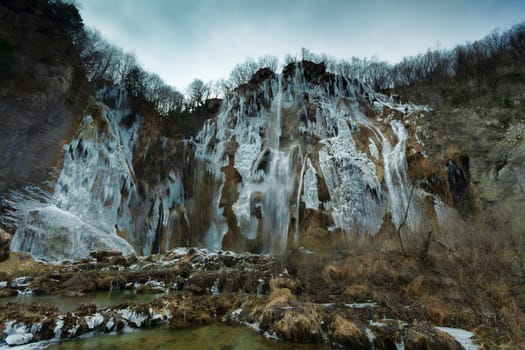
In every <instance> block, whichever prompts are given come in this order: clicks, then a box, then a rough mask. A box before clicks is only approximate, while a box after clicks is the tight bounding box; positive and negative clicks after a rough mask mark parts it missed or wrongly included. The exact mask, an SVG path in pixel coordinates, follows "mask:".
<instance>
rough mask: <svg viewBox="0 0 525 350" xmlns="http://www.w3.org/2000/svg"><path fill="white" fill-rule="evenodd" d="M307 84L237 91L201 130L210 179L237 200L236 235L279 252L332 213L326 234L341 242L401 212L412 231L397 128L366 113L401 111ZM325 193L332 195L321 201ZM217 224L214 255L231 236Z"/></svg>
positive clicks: (297, 74) (270, 81)
mask: <svg viewBox="0 0 525 350" xmlns="http://www.w3.org/2000/svg"><path fill="white" fill-rule="evenodd" d="M307 75H308V74H306V73H305V71H304V69H303V67H302V66H301V65H297V66H296V67H295V69H294V71H293V72H292V73H290V72H289V73H288V74H284V73H283V74H281V75H274V76H271V77H269V78H267V79H263V80H262V81H259V82H257V84H252V83H251V87H250V88H248V89H240V90H239V93H238V94H237V95H234V96H233V97H232V98H230V99H228V100H226V101H225V103H224V104H225V107H224V108H223V111H222V113H221V114H220V115H219V116H218V118H217V121H216V123H214V125H215V126H212V125H208V126H207V127H206V129H205V130H207V131H206V133H207V136H206V137H200V138H197V139H196V144H197V148H198V152H200V154H201V155H200V159H202V160H205V162H206V166H207V168H208V170H209V173H210V174H214V175H215V178H216V179H217V181H219V182H220V183H222V184H223V186H227V187H232V188H231V190H232V191H235V192H236V193H237V198H236V200H235V202H234V203H232V209H233V213H234V214H235V222H236V224H237V226H238V228H239V229H240V232H241V233H242V234H243V235H244V237H245V238H246V239H248V240H253V241H259V242H260V244H259V251H262V252H274V253H279V252H282V251H284V250H285V249H286V248H287V247H288V246H289V245H290V244H292V245H297V244H300V241H301V237H300V236H301V234H304V231H305V228H304V227H302V226H301V222H303V221H304V216H305V211H308V210H310V211H313V212H315V211H318V212H323V213H328V214H329V215H330V216H331V218H332V220H333V222H332V224H330V225H328V226H327V227H326V230H327V232H333V231H335V230H340V231H343V232H345V233H346V235H347V236H352V235H354V234H375V233H376V232H378V231H379V230H380V228H381V226H382V225H383V218H384V215H385V214H386V213H387V212H391V214H392V221H393V223H394V224H395V225H399V224H400V222H401V220H402V218H403V216H404V215H403V214H404V212H405V211H406V210H407V208H410V210H409V215H408V220H407V221H408V226H409V227H410V228H415V227H416V226H417V225H418V224H419V221H420V219H421V218H420V217H421V213H420V208H419V206H418V204H417V203H416V202H417V198H415V197H417V196H415V197H414V199H413V201H414V203H409V196H410V191H411V187H412V186H411V181H410V179H409V178H408V175H407V160H406V154H405V153H406V139H407V137H408V135H407V131H406V129H405V127H404V125H403V122H402V121H399V120H397V119H390V120H373V119H371V118H370V117H367V116H365V115H364V112H363V111H362V109H363V108H362V107H363V104H365V102H364V99H365V98H368V99H370V100H374V101H375V102H374V106H375V107H376V109H378V110H381V109H382V108H383V107H388V108H392V109H393V110H395V109H396V108H397V109H398V110H404V109H406V108H407V107H406V106H399V105H392V104H391V103H390V101H386V99H383V100H382V98H383V96H382V95H377V94H374V92H373V91H372V90H370V89H369V88H367V87H366V86H363V85H361V84H357V83H354V84H352V83H350V82H348V81H344V80H342V79H337V78H334V79H333V80H332V81H331V82H327V83H323V82H317V83H312V82H311V81H307V80H308V79H307ZM365 95H366V97H365ZM205 130H203V132H204V131H205ZM210 130H211V132H210ZM365 134H366V135H368V136H367V138H366V146H365V147H363V140H361V138H363V135H365ZM210 140H213V142H210ZM229 158H233V159H234V160H233V163H234V168H235V170H236V171H237V172H238V173H239V175H240V181H238V182H237V183H233V184H232V183H228V181H226V180H225V179H224V176H223V173H224V169H225V168H226V167H227V165H228V162H229V161H228V159H229ZM322 186H325V187H326V189H327V192H328V194H326V193H324V195H323V196H321V195H320V193H321V187H322ZM224 188H225V187H223V188H221V192H222V193H224ZM216 195H217V196H219V197H220V196H221V195H222V194H221V193H216ZM321 197H322V198H321ZM216 203H223V201H221V199H217V200H216ZM218 208H219V207H218ZM301 215H302V217H301ZM217 218H220V221H222V223H223V226H222V227H223V233H222V234H221V235H214V236H213V237H214V238H213V239H214V245H215V246H220V241H215V240H217V239H218V240H220V239H222V238H223V237H224V235H225V234H226V231H228V227H226V226H225V225H224V220H225V219H224V217H223V216H221V215H219V216H218V217H217V216H216V217H215V220H217ZM212 221H213V220H212ZM231 221H232V220H229V221H228V222H231ZM291 230H292V231H291ZM290 232H292V233H293V235H292V236H291V237H289V233H290Z"/></svg>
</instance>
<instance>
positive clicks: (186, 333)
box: [47, 324, 329, 350]
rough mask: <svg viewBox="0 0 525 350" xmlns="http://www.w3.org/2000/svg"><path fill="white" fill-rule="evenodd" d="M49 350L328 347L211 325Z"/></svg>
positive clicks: (153, 331)
mask: <svg viewBox="0 0 525 350" xmlns="http://www.w3.org/2000/svg"><path fill="white" fill-rule="evenodd" d="M47 349H52V350H71V349H83V350H120V349H122V350H150V349H154V350H168V349H169V350H270V349H277V350H298V349H304V350H314V349H317V350H318V349H323V350H326V349H329V347H328V346H319V345H305V344H287V343H283V342H278V341H272V340H268V339H266V338H264V337H263V336H262V335H259V334H257V333H256V332H255V331H253V330H251V329H249V328H246V327H230V326H226V325H223V324H212V325H209V326H204V327H195V328H185V329H177V330H170V329H169V328H167V327H158V328H150V329H145V330H140V331H136V332H132V333H123V334H112V335H104V336H99V337H92V338H85V339H79V340H70V341H66V342H62V343H57V344H52V345H51V346H49V347H48V348H47Z"/></svg>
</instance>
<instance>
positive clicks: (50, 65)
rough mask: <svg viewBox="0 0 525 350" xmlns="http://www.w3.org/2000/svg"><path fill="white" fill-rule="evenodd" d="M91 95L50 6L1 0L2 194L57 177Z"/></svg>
mask: <svg viewBox="0 0 525 350" xmlns="http://www.w3.org/2000/svg"><path fill="white" fill-rule="evenodd" d="M87 91H88V89H87V86H86V80H85V78H84V74H83V72H82V67H81V63H80V58H79V57H78V54H77V52H76V50H75V48H74V46H73V44H72V42H71V39H70V38H69V36H68V35H67V34H66V32H65V30H64V28H63V26H62V25H61V24H60V22H59V21H58V19H57V18H56V16H54V14H53V13H52V12H51V10H50V8H49V6H48V5H47V3H46V2H42V1H29V0H28V1H0V149H1V150H2V151H1V152H0V164H1V166H0V192H3V191H5V190H6V189H8V188H13V187H16V186H18V185H21V184H27V183H33V184H40V183H41V182H42V181H45V180H50V179H52V178H53V167H54V166H57V165H58V166H59V165H60V162H61V159H62V146H63V145H64V144H65V143H67V142H69V140H70V138H71V136H72V135H73V134H74V132H75V131H76V130H77V128H78V126H79V123H80V121H81V119H82V114H83V110H84V108H85V106H86V102H87V101H88V96H87V95H88V94H87ZM55 175H56V174H55Z"/></svg>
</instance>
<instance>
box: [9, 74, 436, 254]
mask: <svg viewBox="0 0 525 350" xmlns="http://www.w3.org/2000/svg"><path fill="white" fill-rule="evenodd" d="M290 67H291V68H290ZM316 72H317V73H316ZM316 74H317V75H316ZM99 94H100V95H101V96H102V98H103V100H104V101H106V104H102V103H101V104H100V105H99V106H100V113H96V114H95V115H89V116H86V117H85V118H84V121H83V123H82V125H81V127H80V129H79V131H78V133H77V135H76V136H75V137H74V138H73V140H71V142H70V143H69V144H67V145H66V146H65V148H64V161H63V167H62V171H61V173H60V176H59V178H58V180H57V182H56V184H55V185H54V191H52V192H51V193H42V191H40V190H38V191H36V190H34V191H33V190H30V189H28V191H29V192H28V193H29V195H27V194H23V193H18V194H17V195H18V197H16V196H14V197H13V198H18V199H16V200H12V201H11V202H10V203H11V204H10V205H11V206H12V207H14V208H15V211H16V215H14V216H9V217H5V218H3V220H8V221H10V222H11V221H13V222H15V221H16V222H17V224H16V226H17V231H16V233H15V235H14V237H13V241H12V249H13V250H17V251H25V252H29V253H31V254H33V255H34V256H36V257H38V258H41V259H48V260H62V259H74V258H79V257H83V256H86V255H87V254H89V252H90V251H92V250H97V249H112V250H120V251H123V252H124V253H132V252H137V253H140V254H150V253H152V252H154V253H156V252H162V251H164V250H166V249H169V248H170V247H174V246H175V245H180V244H183V245H198V246H203V247H207V248H208V249H210V250H219V249H222V248H224V246H223V244H224V242H225V241H229V242H230V244H231V240H232V239H236V240H239V245H238V247H239V248H238V249H244V248H246V249H250V250H252V251H256V252H262V253H282V252H284V251H285V250H286V249H287V248H289V247H291V246H292V245H293V246H298V245H301V244H306V243H308V242H310V244H311V242H317V243H315V244H321V245H322V244H326V243H328V242H329V241H330V239H331V237H341V235H342V236H344V237H346V238H352V237H354V236H356V235H366V234H369V235H373V234H376V233H377V232H378V231H379V230H380V229H381V227H382V226H383V224H384V223H383V218H384V217H385V214H387V213H390V214H391V218H392V222H393V223H394V224H395V225H399V224H400V223H401V220H402V218H403V216H404V213H405V211H406V210H407V208H410V210H409V211H408V220H407V227H408V228H409V229H415V228H416V227H417V226H418V225H419V223H420V222H421V221H422V220H423V216H424V214H423V210H422V206H421V205H420V202H421V200H422V198H423V197H424V196H430V195H431V194H428V193H426V192H424V191H422V190H419V191H415V192H414V197H413V198H412V199H411V202H410V203H409V199H410V193H411V191H412V187H413V183H412V180H411V179H410V178H409V176H408V164H407V156H406V153H407V147H408V146H407V145H409V144H410V142H417V141H416V138H415V136H414V135H412V133H413V130H414V129H415V128H412V129H410V128H407V127H406V123H408V117H409V115H410V113H412V112H418V110H419V109H418V108H419V107H415V106H411V105H396V104H394V103H393V102H392V101H390V100H389V99H388V98H387V97H386V96H384V95H381V94H377V93H375V92H373V91H372V90H371V89H370V88H369V87H367V86H366V85H362V84H359V83H357V82H349V81H346V80H345V79H343V78H341V77H334V76H331V75H330V74H328V73H326V72H324V71H323V70H321V69H319V67H313V69H312V67H310V68H309V67H307V66H303V65H302V64H296V65H295V66H294V67H292V66H289V69H288V70H285V72H284V73H282V74H274V75H272V76H269V77H267V78H265V79H261V80H260V81H257V82H256V83H251V84H248V85H247V86H244V87H240V88H239V89H238V90H237V91H236V92H235V93H234V94H232V95H231V96H229V97H228V98H227V99H225V100H224V101H223V104H222V107H221V110H220V112H219V114H218V115H217V116H216V117H215V118H213V119H210V120H208V121H207V122H206V123H204V125H203V128H202V130H201V131H200V132H199V134H198V135H196V136H195V137H194V138H193V139H190V140H186V141H184V142H183V143H182V145H181V144H180V143H179V144H177V143H175V142H174V141H173V140H168V139H166V138H162V137H158V136H155V137H156V138H155V137H151V135H149V134H147V133H146V131H144V128H146V129H147V126H146V127H145V126H143V125H144V123H146V121H145V120H144V119H143V118H141V117H140V116H138V115H136V114H135V113H133V112H132V111H131V110H130V108H129V107H128V106H127V104H126V94H125V92H124V89H120V88H106V89H102V90H101V91H100V92H99ZM108 105H109V106H111V107H109V106H108ZM149 122H150V123H151V121H149ZM149 127H150V128H151V125H150V126H149ZM177 145H180V147H181V149H183V150H184V152H183V156H180V154H177V157H173V158H167V159H168V160H169V161H165V162H162V163H161V164H162V166H163V167H167V168H166V169H162V170H163V171H164V172H163V175H162V176H160V175H159V176H158V177H155V180H151V179H150V178H148V168H147V167H146V170H144V164H148V162H151V161H155V160H156V159H157V158H156V157H163V156H164V154H169V153H170V152H172V151H173V149H174V148H175V147H179V146H177ZM140 164H142V165H140ZM141 166H142V168H141ZM154 169H155V171H159V167H156V168H154ZM148 179H149V180H148ZM33 192H34V195H31V193H33ZM434 202H436V203H439V200H438V199H437V198H436V197H434ZM440 207H443V205H441V206H440ZM334 233H337V235H334ZM228 235H229V236H228ZM226 237H228V239H226ZM305 242H306V243H305ZM241 243H242V244H245V246H243V245H242V244H241Z"/></svg>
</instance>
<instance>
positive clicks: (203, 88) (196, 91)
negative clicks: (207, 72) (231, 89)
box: [186, 79, 210, 109]
mask: <svg viewBox="0 0 525 350" xmlns="http://www.w3.org/2000/svg"><path fill="white" fill-rule="evenodd" d="M186 94H187V95H188V104H189V108H190V109H194V108H196V107H200V106H202V105H203V104H204V102H206V100H208V99H209V97H210V85H209V84H206V83H204V81H202V80H201V79H195V80H193V81H192V82H191V83H190V85H188V87H187V88H186Z"/></svg>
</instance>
